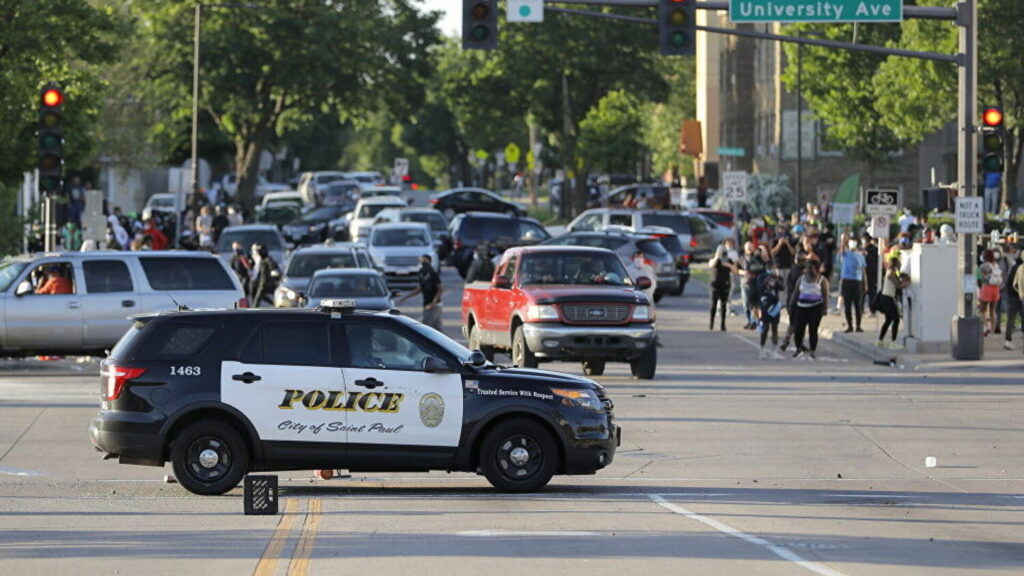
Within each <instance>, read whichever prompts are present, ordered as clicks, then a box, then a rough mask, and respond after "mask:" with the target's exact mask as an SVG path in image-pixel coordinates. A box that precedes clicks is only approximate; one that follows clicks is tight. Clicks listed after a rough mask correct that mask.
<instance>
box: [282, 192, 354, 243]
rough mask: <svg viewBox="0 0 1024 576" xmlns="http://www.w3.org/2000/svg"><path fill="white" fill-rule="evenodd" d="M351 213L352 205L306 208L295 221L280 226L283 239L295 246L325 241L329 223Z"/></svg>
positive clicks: (326, 205)
mask: <svg viewBox="0 0 1024 576" xmlns="http://www.w3.org/2000/svg"><path fill="white" fill-rule="evenodd" d="M351 211H352V203H351V202H350V203H348V204H325V205H323V206H313V207H310V208H307V209H306V211H305V212H303V213H302V214H301V215H300V216H299V217H298V218H297V219H295V220H294V221H292V222H289V223H288V224H285V225H284V226H282V232H283V234H284V237H285V238H286V239H287V240H288V241H289V242H291V243H293V244H295V245H296V246H299V245H302V244H316V243H319V242H323V241H324V240H326V239H327V238H328V237H329V235H328V228H329V223H330V222H331V221H332V220H334V219H335V218H342V217H344V216H345V215H346V214H348V213H349V212H351Z"/></svg>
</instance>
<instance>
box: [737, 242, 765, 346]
mask: <svg viewBox="0 0 1024 576" xmlns="http://www.w3.org/2000/svg"><path fill="white" fill-rule="evenodd" d="M747 245H748V246H750V254H749V255H748V256H747V258H746V261H745V263H744V269H743V274H744V278H743V307H744V309H745V310H746V313H747V329H748V330H754V329H756V328H757V315H758V313H759V311H760V307H759V306H758V301H759V300H760V296H759V295H758V293H757V289H758V286H759V285H760V283H761V279H762V278H761V276H762V275H763V274H765V273H766V272H767V271H768V267H769V263H770V259H769V258H768V255H767V250H768V248H767V246H762V247H761V248H755V247H754V246H753V243H752V242H747ZM744 248H746V246H744Z"/></svg>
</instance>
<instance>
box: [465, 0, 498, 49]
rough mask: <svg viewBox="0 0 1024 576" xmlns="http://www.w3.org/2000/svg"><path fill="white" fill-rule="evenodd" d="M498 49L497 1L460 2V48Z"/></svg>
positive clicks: (466, 0) (474, 0) (475, 0)
mask: <svg viewBox="0 0 1024 576" xmlns="http://www.w3.org/2000/svg"><path fill="white" fill-rule="evenodd" d="M497 47H498V0H462V48H463V49H464V50H494V49H495V48H497Z"/></svg>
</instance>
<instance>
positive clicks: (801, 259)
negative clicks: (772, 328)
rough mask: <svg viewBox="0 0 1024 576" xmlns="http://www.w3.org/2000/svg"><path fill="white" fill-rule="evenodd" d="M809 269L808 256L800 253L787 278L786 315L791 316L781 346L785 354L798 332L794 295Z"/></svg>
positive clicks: (780, 350) (780, 349) (780, 348)
mask: <svg viewBox="0 0 1024 576" xmlns="http://www.w3.org/2000/svg"><path fill="white" fill-rule="evenodd" d="M806 268H807V256H806V255H804V254H802V253H798V254H797V256H796V261H795V262H793V267H792V268H790V270H789V275H788V276H786V278H785V282H786V300H785V302H786V305H785V306H786V314H788V315H789V327H788V328H786V335H785V336H783V337H782V344H781V345H780V346H779V352H785V351H786V348H788V347H789V341H790V340H792V339H793V334H794V332H795V331H796V323H795V318H794V316H795V313H794V311H793V293H794V292H796V289H797V284H798V283H799V282H800V278H802V277H803V275H804V270H805V269H806Z"/></svg>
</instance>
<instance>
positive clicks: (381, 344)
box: [345, 324, 436, 371]
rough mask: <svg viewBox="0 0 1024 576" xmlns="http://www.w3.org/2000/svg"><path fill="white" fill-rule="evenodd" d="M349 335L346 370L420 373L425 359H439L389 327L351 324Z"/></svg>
mask: <svg viewBox="0 0 1024 576" xmlns="http://www.w3.org/2000/svg"><path fill="white" fill-rule="evenodd" d="M345 333H346V338H345V340H346V342H347V343H348V361H347V362H346V367H350V368H368V369H379V370H412V371H419V370H422V369H423V361H424V360H425V359H427V358H431V357H433V356H436V354H434V353H432V352H431V351H430V350H428V349H427V348H425V347H423V346H421V345H420V344H419V343H418V342H416V341H414V340H411V339H410V338H409V336H408V335H407V334H403V333H402V332H399V331H397V330H395V329H393V328H390V327H387V326H374V325H369V324H350V325H348V326H346V327H345Z"/></svg>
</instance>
